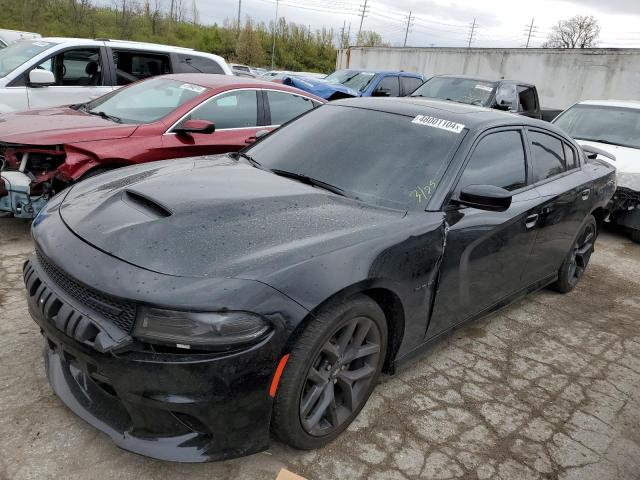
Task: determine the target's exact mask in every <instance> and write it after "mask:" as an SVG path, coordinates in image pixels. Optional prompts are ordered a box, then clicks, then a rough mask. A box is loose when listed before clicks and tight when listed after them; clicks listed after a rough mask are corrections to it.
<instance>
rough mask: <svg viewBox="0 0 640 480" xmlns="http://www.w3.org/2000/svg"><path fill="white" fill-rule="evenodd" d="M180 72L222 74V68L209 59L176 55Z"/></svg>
mask: <svg viewBox="0 0 640 480" xmlns="http://www.w3.org/2000/svg"><path fill="white" fill-rule="evenodd" d="M178 59H179V61H180V70H181V71H182V72H185V73H218V74H224V70H223V69H222V67H221V66H220V65H219V64H218V62H216V61H215V60H213V59H211V58H206V57H200V56H198V55H184V54H180V55H178Z"/></svg>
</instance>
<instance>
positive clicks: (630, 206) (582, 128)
mask: <svg viewBox="0 0 640 480" xmlns="http://www.w3.org/2000/svg"><path fill="white" fill-rule="evenodd" d="M552 123H554V124H555V125H556V126H558V127H560V128H562V129H563V130H564V131H565V132H567V133H568V134H569V135H570V136H572V137H573V138H574V139H575V140H576V141H577V142H578V143H579V144H580V145H582V146H583V147H585V149H587V150H588V149H589V148H590V147H595V148H596V149H599V150H603V151H605V152H608V153H610V154H611V155H612V156H613V157H615V160H613V159H611V158H608V157H607V156H605V155H602V154H600V155H598V156H597V158H599V159H601V160H604V161H605V162H608V163H610V164H611V165H613V166H614V167H616V169H617V180H618V189H617V190H616V194H615V195H614V197H613V200H612V201H611V205H610V211H611V216H610V218H611V221H612V222H614V223H616V224H618V225H621V226H622V227H624V228H626V229H627V230H628V231H629V232H630V233H631V238H632V239H633V240H634V241H635V242H638V243H640V102H634V101H617V100H588V101H583V102H579V103H576V104H575V105H573V106H571V107H569V108H568V109H567V110H565V111H564V112H562V113H561V114H560V115H558V116H557V117H556V118H555V119H554V120H553V122H552ZM587 153H590V152H587ZM592 156H593V157H595V154H592Z"/></svg>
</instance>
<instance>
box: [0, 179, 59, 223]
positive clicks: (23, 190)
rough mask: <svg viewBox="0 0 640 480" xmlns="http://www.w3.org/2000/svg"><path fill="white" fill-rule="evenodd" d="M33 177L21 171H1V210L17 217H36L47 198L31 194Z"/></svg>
mask: <svg viewBox="0 0 640 480" xmlns="http://www.w3.org/2000/svg"><path fill="white" fill-rule="evenodd" d="M30 188H31V178H29V176H27V175H25V174H24V173H22V172H19V171H12V170H3V171H2V172H0V212H6V213H12V214H13V216H14V217H17V218H34V217H35V216H36V215H38V212H39V211H40V210H41V209H42V207H44V206H45V204H46V203H47V199H46V198H45V197H44V196H41V195H37V196H36V195H34V196H32V195H31V189H30Z"/></svg>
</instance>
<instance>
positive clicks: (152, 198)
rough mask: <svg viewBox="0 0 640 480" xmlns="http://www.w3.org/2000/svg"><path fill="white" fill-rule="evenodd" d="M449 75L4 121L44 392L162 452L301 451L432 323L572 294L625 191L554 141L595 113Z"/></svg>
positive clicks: (183, 80) (141, 448) (157, 80)
mask: <svg viewBox="0 0 640 480" xmlns="http://www.w3.org/2000/svg"><path fill="white" fill-rule="evenodd" d="M7 48H8V49H9V48H12V47H7ZM101 48H102V47H101ZM104 48H105V49H107V48H111V44H109V43H105V46H104ZM131 48H134V46H132V47H131ZM1 52H2V51H0V54H1ZM105 55H106V53H105ZM189 55H191V56H192V57H191V58H193V57H195V54H194V53H192V52H190V53H189ZM109 58H111V53H109ZM171 58H173V54H170V55H169V59H171ZM36 63H37V61H36ZM171 65H172V68H173V65H174V64H173V63H171ZM225 65H226V63H225ZM69 68H70V67H69ZM227 68H228V67H227ZM39 70H40V69H32V70H31V73H33V72H38V71H39ZM53 70H55V68H54V69H53ZM26 71H27V70H25V74H26ZM109 71H111V69H110V70H109ZM31 73H29V75H31ZM225 73H230V72H226V71H225ZM37 75H38V74H37V73H36V76H37ZM65 76H66V75H65V74H64V69H63V78H64V77H65ZM440 78H442V77H434V78H433V79H431V80H429V81H427V83H425V84H424V85H423V81H424V78H422V77H421V76H419V75H415V74H409V73H405V72H373V71H355V70H339V71H337V72H335V73H334V74H332V75H330V76H329V77H328V79H325V80H324V81H318V82H315V81H313V82H312V81H311V79H309V78H302V77H294V76H288V77H285V79H284V83H285V84H283V85H281V84H278V83H274V82H269V81H264V80H255V79H247V78H239V77H238V76H231V75H219V74H218V75H211V74H202V73H172V74H168V75H161V76H154V77H153V78H147V79H145V80H142V81H139V82H137V83H132V84H130V85H127V86H124V87H123V88H121V89H118V90H115V91H110V92H109V93H107V94H106V95H104V96H101V97H99V98H97V99H93V100H83V101H78V102H70V103H71V105H69V106H63V107H59V106H58V107H55V108H49V109H36V110H31V111H25V112H16V113H11V114H5V115H3V116H0V142H2V143H1V148H2V150H1V151H0V154H1V155H2V160H3V164H4V167H3V170H2V174H1V178H2V182H0V208H2V209H4V210H6V211H8V212H12V214H13V215H16V216H22V217H31V216H35V215H36V213H37V212H38V211H39V213H38V214H37V216H35V219H34V221H33V226H32V236H33V239H34V243H35V252H34V254H33V255H32V256H31V257H30V258H29V260H28V262H27V263H26V264H25V266H24V272H23V273H24V282H25V286H26V296H27V301H28V305H29V311H30V314H31V316H32V317H33V319H34V321H35V322H36V323H37V324H38V326H39V327H40V329H41V332H42V334H43V336H44V339H45V347H44V356H45V365H46V371H47V377H48V379H49V383H50V385H51V387H52V389H53V390H54V391H55V393H56V394H57V395H58V396H59V397H60V399H61V400H62V401H63V402H64V403H65V404H66V405H67V406H68V407H69V408H70V409H71V410H72V411H74V412H75V413H76V414H78V415H79V416H80V417H81V418H83V419H84V420H85V421H87V422H89V423H90V424H91V425H93V426H94V427H96V428H98V429H99V430H101V431H103V432H104V433H106V434H107V435H109V436H110V437H111V438H112V440H113V441H114V442H115V443H116V444H117V445H119V446H120V447H122V448H124V449H127V450H130V451H133V452H136V453H140V454H143V455H147V456H151V457H155V458H160V459H165V460H173V461H184V462H200V461H209V460H222V459H228V458H233V457H238V456H242V455H247V454H250V453H255V452H258V451H261V450H264V449H265V448H267V447H268V445H269V442H270V438H271V437H272V436H275V437H277V438H279V439H280V440H282V441H283V442H285V443H287V444H289V445H291V446H293V447H296V448H300V449H312V448H317V447H321V446H323V445H326V444H327V443H329V442H330V441H331V440H333V439H334V438H336V437H337V436H338V435H339V434H340V433H341V432H342V431H344V430H345V429H346V428H347V427H348V426H349V424H350V423H351V422H352V421H353V420H354V419H355V417H356V416H357V415H358V413H359V412H360V410H361V409H362V408H363V407H364V405H365V404H366V402H367V400H368V398H369V396H370V395H371V393H372V391H373V390H374V388H375V386H376V383H377V382H378V378H379V376H380V375H381V374H382V373H388V374H393V373H394V372H395V370H396V369H397V368H398V367H399V366H401V365H404V364H406V363H407V362H409V361H410V360H411V359H412V358H414V357H415V356H416V355H418V354H420V353H421V352H424V351H425V350H426V349H428V348H429V347H430V346H431V345H432V344H433V342H435V341H437V340H438V339H439V338H441V337H442V336H443V335H444V334H446V333H447V332H449V331H451V330H452V329H454V328H456V327H458V326H460V325H462V324H464V323H466V322H469V321H472V320H474V319H476V318H479V317H481V316H484V315H486V314H487V313H489V312H492V311H495V310H498V309H500V308H502V307H504V306H505V305H508V304H510V303H511V302H513V301H515V300H517V299H519V298H521V297H522V296H523V295H525V294H527V293H530V292H532V291H535V290H537V289H540V288H543V287H546V286H552V287H553V288H555V289H556V290H557V291H559V292H561V293H566V292H569V291H571V290H572V289H574V288H575V287H576V286H577V285H578V283H579V281H580V279H581V278H582V276H583V274H584V272H585V269H586V268H587V266H588V264H589V259H590V256H591V254H592V253H593V251H594V248H595V240H596V238H597V235H598V232H599V231H600V228H601V227H602V224H603V223H604V222H605V220H606V219H607V218H608V217H609V216H610V215H611V212H610V208H611V205H612V199H613V202H614V203H613V205H618V203H616V202H618V200H616V197H615V195H619V194H620V192H621V190H620V189H618V190H616V188H617V180H616V171H615V169H614V168H613V167H612V166H611V165H610V164H609V163H607V162H605V161H602V160H601V159H600V158H597V156H598V152H599V151H600V152H602V150H600V149H599V148H598V147H594V146H591V147H590V146H588V145H585V146H584V147H581V146H580V145H579V144H578V143H577V142H576V140H574V139H573V138H572V137H571V136H569V135H568V134H567V133H565V132H564V131H563V130H561V128H559V126H562V125H563V122H567V124H566V125H565V127H564V128H566V129H567V130H569V131H570V133H571V134H572V135H574V136H575V137H579V138H581V140H580V141H588V140H592V141H593V140H596V139H595V138H593V137H592V136H591V133H590V132H591V131H592V130H590V128H591V127H587V126H584V127H578V126H577V123H578V121H579V118H580V117H579V115H578V114H583V113H586V112H582V111H577V112H575V113H571V112H570V111H569V112H567V113H566V114H565V115H563V116H561V117H560V118H559V119H558V121H557V123H558V124H559V126H556V125H553V124H551V123H547V122H543V121H541V120H539V119H537V118H530V116H536V115H530V116H529V115H514V114H511V113H509V112H504V111H499V110H516V102H518V105H519V104H520V103H522V102H523V101H524V99H525V98H527V96H528V95H530V94H528V93H524V92H525V91H524V90H523V91H522V92H520V93H522V98H520V97H519V96H517V95H518V92H519V85H520V84H511V83H507V82H505V83H503V84H500V82H497V83H495V84H489V83H486V85H485V86H486V88H485V89H477V88H475V85H481V84H483V83H482V82H481V81H480V80H478V79H473V85H472V87H471V88H472V89H474V90H480V92H473V93H474V95H472V96H469V95H468V94H465V93H462V90H464V89H465V88H467V91H468V87H464V86H463V85H462V83H464V82H460V84H459V85H455V86H456V88H455V89H453V87H449V86H447V87H445V86H444V82H442V81H441V80H439V79H440ZM434 80H435V81H436V83H433V84H431V82H432V81H434ZM454 83H456V82H454ZM437 84H440V86H438V85H437ZM434 85H435V86H437V88H435V87H434ZM503 86H504V88H502V87H503ZM522 86H524V87H526V85H522ZM296 87H299V88H296ZM458 87H460V88H458ZM463 87H464V88H463ZM507 87H508V88H507ZM512 87H514V88H512ZM529 87H531V86H529ZM503 90H504V98H505V99H507V98H510V99H511V103H510V104H508V105H507V104H504V103H503V102H501V101H500V100H499V99H497V98H498V97H500V95H502V93H501V92H503ZM507 90H508V91H507ZM445 91H446V92H453V91H455V92H456V93H455V95H454V94H453V93H446V94H444V93H442V92H445ZM312 92H316V93H317V95H314V94H313V93H312ZM514 92H515V95H516V97H513V96H511V97H508V95H513V94H514ZM533 93H534V94H535V95H536V102H537V94H536V93H535V90H534V91H533ZM432 94H433V96H436V97H437V96H438V95H446V96H447V98H445V99H438V98H427V97H430V96H432ZM476 94H477V95H481V97H477V96H476ZM507 94H508V95H507ZM407 95H408V96H407ZM340 96H343V97H370V98H341V99H340V98H339V97H340ZM376 97H378V98H376ZM379 97H383V98H379ZM327 99H331V100H333V101H330V102H327ZM476 99H477V100H481V102H480V103H481V104H482V105H484V106H485V107H486V106H494V107H498V108H497V109H496V108H493V109H489V108H483V107H479V106H475V105H470V104H469V103H471V104H473V103H477V102H476ZM469 100H471V101H469ZM579 108H580V109H582V108H584V107H579ZM523 113H526V112H523ZM624 115H628V112H626V111H625V112H624ZM614 116H615V115H614ZM563 118H564V119H565V120H563ZM572 118H573V119H574V120H572ZM627 119H629V120H630V119H631V116H628V117H627ZM581 121H582V120H580V122H581ZM572 122H573V123H572ZM574 123H575V124H574ZM276 127H279V128H276ZM594 128H595V129H596V130H597V128H598V127H594ZM623 137H624V138H627V133H625V132H617V131H615V132H614V131H612V132H611V133H610V135H609V136H606V137H601V136H598V139H599V141H600V143H603V140H606V139H607V138H608V139H610V140H608V141H609V142H611V143H615V142H622V138H623ZM594 152H595V153H594ZM603 153H604V154H606V155H610V154H609V153H607V152H603ZM610 156H612V157H613V155H610ZM178 157H189V158H183V159H178ZM164 159H171V160H164ZM156 160H157V161H156ZM115 167H118V168H117V169H116V168H115ZM625 205H627V204H625ZM615 218H618V217H617V216H615ZM621 218H622V217H621Z"/></svg>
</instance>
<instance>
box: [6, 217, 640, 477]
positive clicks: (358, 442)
mask: <svg viewBox="0 0 640 480" xmlns="http://www.w3.org/2000/svg"><path fill="white" fill-rule="evenodd" d="M31 249H32V244H31V240H30V237H29V229H28V224H27V223H26V222H23V221H18V220H15V219H7V218H0V452H1V455H0V479H46V478H65V479H85V478H100V479H118V480H125V479H136V480H140V479H148V478H149V479H164V478H189V479H201V478H202V479H205V478H206V479H227V478H229V479H275V477H276V475H277V473H278V471H279V470H280V469H281V468H287V469H289V470H291V471H293V472H295V473H297V474H299V475H302V476H304V477H306V478H308V479H345V480H347V479H348V480H357V479H372V480H378V479H390V480H403V479H417V478H427V479H447V478H463V479H493V478H495V479H503V480H515V479H536V478H545V479H556V478H559V479H575V480H591V479H594V480H596V479H597V480H605V479H629V480H638V479H640V245H637V244H633V243H632V242H631V241H630V240H629V239H628V238H627V237H626V236H624V235H622V234H620V233H615V232H605V233H604V234H602V235H601V236H600V238H599V240H598V242H597V245H596V253H595V254H594V255H593V256H592V259H591V264H590V266H589V268H588V271H587V273H586V275H585V277H584V278H583V279H582V282H581V284H580V285H579V286H578V288H577V289H576V290H575V291H574V292H572V293H571V294H568V295H559V294H557V293H554V292H551V291H549V290H543V291H541V292H538V293H536V294H533V295H531V296H530V297H528V298H527V299H525V300H522V301H520V302H518V303H517V304H515V305H513V306H511V307H509V308H508V309H506V310H503V311H502V312H499V313H497V314H493V315H491V316H489V317H488V318H485V319H483V320H480V321H478V322H475V323H473V324H471V325H468V326H466V327H465V328H463V329H461V330H458V331H456V332H455V333H453V334H452V335H451V336H449V337H448V338H447V339H444V340H443V341H441V342H440V343H438V344H437V345H436V346H435V347H434V349H433V350H432V351H430V352H429V353H427V354H426V355H425V356H423V357H421V358H420V359H419V360H418V361H416V362H415V363H413V364H412V365H411V366H409V367H407V368H405V369H404V370H403V371H402V372H400V373H399V374H398V375H397V376H395V377H387V378H385V379H383V381H382V383H381V384H380V385H379V386H378V387H377V389H376V391H375V392H374V395H373V396H372V397H371V399H370V400H369V403H368V404H367V406H366V407H365V409H364V410H363V411H362V413H361V414H360V416H359V417H358V418H357V419H356V421H355V423H354V424H353V425H352V426H351V427H350V428H349V429H348V431H347V432H345V433H344V434H343V435H342V436H341V437H340V438H338V439H337V440H336V441H335V442H333V443H332V444H331V445H329V446H328V447H326V448H324V449H322V450H318V451H313V452H299V451H295V450H292V449H290V448H288V447H285V446H284V445H281V444H278V443H274V444H273V445H272V448H271V449H270V450H269V451H267V452H264V453H259V454H256V455H253V456H251V457H246V458H241V459H236V460H231V461H227V462H223V463H210V464H197V465H185V464H171V463H166V462H160V461H156V460H151V459H148V458H144V457H140V456H138V455H135V454H131V453H128V452H125V451H122V450H120V449H118V448H117V447H115V446H114V445H113V444H112V443H111V441H110V440H109V438H108V437H107V436H105V435H104V434H102V433H100V432H99V431H97V430H95V429H94V428H92V427H90V426H89V425H87V424H86V423H84V422H83V421H82V420H80V419H79V418H78V417H76V416H75V415H74V414H73V413H71V412H70V411H69V410H68V409H67V408H66V407H65V406H64V405H63V404H62V403H61V402H60V401H59V400H58V399H57V397H56V396H55V395H54V394H53V393H52V392H51V390H50V389H49V386H48V384H47V381H46V378H45V374H44V368H43V362H42V359H41V343H42V342H41V338H40V334H39V332H38V329H37V327H36V325H35V323H34V322H33V321H32V320H31V319H30V318H29V314H28V313H27V307H26V302H25V298H24V293H23V288H22V278H21V268H22V263H23V261H24V260H25V258H26V257H27V255H28V254H29V253H30V251H31Z"/></svg>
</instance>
